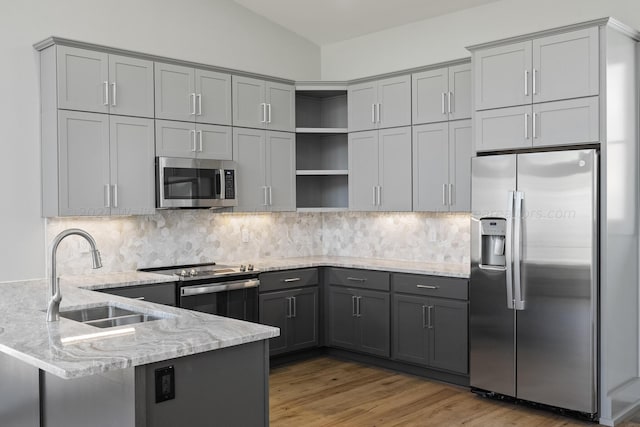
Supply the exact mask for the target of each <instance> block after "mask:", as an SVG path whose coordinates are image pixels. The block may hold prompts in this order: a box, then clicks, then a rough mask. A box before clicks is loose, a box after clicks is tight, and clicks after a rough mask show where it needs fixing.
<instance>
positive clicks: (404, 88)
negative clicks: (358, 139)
mask: <svg viewBox="0 0 640 427" xmlns="http://www.w3.org/2000/svg"><path fill="white" fill-rule="evenodd" d="M348 98H349V105H348V111H349V113H348V124H349V125H348V128H349V132H357V131H362V130H370V129H382V128H390V127H400V126H409V125H411V76H410V75H406V76H400V77H391V78H388V79H383V80H378V81H374V82H366V83H358V84H354V85H350V86H349V90H348Z"/></svg>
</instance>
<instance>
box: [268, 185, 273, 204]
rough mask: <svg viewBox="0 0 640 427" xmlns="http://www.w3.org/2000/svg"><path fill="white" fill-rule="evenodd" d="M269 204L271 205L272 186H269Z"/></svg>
mask: <svg viewBox="0 0 640 427" xmlns="http://www.w3.org/2000/svg"><path fill="white" fill-rule="evenodd" d="M268 188H269V206H273V193H272V192H271V190H272V187H271V186H269V187H268Z"/></svg>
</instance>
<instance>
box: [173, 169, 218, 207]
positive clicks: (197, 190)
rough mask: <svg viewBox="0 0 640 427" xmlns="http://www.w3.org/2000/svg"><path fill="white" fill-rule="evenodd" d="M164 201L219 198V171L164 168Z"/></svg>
mask: <svg viewBox="0 0 640 427" xmlns="http://www.w3.org/2000/svg"><path fill="white" fill-rule="evenodd" d="M162 184H163V185H164V198H165V199H173V200H179V199H189V200H193V199H196V200H198V199H204V200H210V199H218V198H220V190H221V188H220V170H219V169H196V168H171V167H165V168H164V182H163V183H162Z"/></svg>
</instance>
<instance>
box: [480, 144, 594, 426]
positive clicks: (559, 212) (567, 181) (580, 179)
mask: <svg viewBox="0 0 640 427" xmlns="http://www.w3.org/2000/svg"><path fill="white" fill-rule="evenodd" d="M597 227H598V153H597V151H596V150H593V149H577V150H572V151H553V152H535V153H524V154H505V155H491V156H485V157H477V158H474V159H473V160H472V221H471V243H472V245H471V282H470V383H471V386H472V388H473V389H474V390H475V391H479V392H492V393H495V394H499V395H504V396H511V397H513V398H516V399H522V400H526V401H531V402H536V403H541V404H544V405H550V406H554V407H559V408H564V409H569V410H572V411H577V412H580V413H583V414H586V415H587V416H589V417H590V418H592V419H595V416H596V414H597V412H598V403H597V402H598V399H597V397H598V396H597V389H598V373H597V367H598V351H597V348H598V232H597Z"/></svg>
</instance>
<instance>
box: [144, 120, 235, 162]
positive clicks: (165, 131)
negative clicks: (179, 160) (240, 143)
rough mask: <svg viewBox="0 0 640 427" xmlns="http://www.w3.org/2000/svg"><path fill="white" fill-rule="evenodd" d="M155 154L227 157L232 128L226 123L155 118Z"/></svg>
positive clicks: (218, 158) (230, 156)
mask: <svg viewBox="0 0 640 427" xmlns="http://www.w3.org/2000/svg"><path fill="white" fill-rule="evenodd" d="M155 128H156V140H155V141H156V155H157V156H164V157H184V158H190V159H196V158H197V159H214V160H231V159H232V158H233V148H232V129H231V128H230V127H228V126H217V125H207V124H200V123H196V124H193V123H185V122H177V121H172V120H156V121H155Z"/></svg>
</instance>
